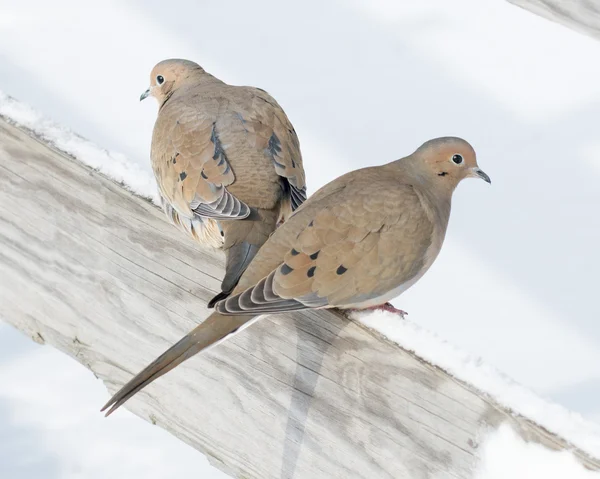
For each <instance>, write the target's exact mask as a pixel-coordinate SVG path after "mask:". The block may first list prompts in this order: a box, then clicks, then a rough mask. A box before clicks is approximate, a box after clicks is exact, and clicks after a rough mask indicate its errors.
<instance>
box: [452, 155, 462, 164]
mask: <svg viewBox="0 0 600 479" xmlns="http://www.w3.org/2000/svg"><path fill="white" fill-rule="evenodd" d="M462 162H463V157H462V156H461V155H454V156H453V157H452V163H454V164H456V165H460V164H462Z"/></svg>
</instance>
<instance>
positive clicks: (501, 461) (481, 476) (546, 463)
mask: <svg viewBox="0 0 600 479" xmlns="http://www.w3.org/2000/svg"><path fill="white" fill-rule="evenodd" d="M479 457H480V463H479V466H478V467H477V469H476V472H475V474H474V476H473V479H507V478H510V479H535V478H544V479H566V478H568V479H599V478H600V474H599V473H597V472H592V471H588V470H587V469H585V468H584V467H583V466H582V465H581V463H580V462H579V461H578V460H577V459H576V458H575V456H573V454H571V453H570V452H568V451H551V450H549V449H546V448H545V447H542V446H540V445H539V444H534V443H527V442H525V441H523V439H521V438H520V437H519V436H518V435H517V434H516V433H515V431H514V430H513V429H512V428H511V427H510V426H509V425H508V424H503V425H501V426H500V427H499V428H498V429H497V430H496V431H494V432H492V433H491V434H490V435H489V436H488V437H487V439H486V441H485V442H484V443H483V445H482V446H481V451H480V456H479Z"/></svg>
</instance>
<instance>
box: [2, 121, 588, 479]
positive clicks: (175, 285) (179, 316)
mask: <svg viewBox="0 0 600 479" xmlns="http://www.w3.org/2000/svg"><path fill="white" fill-rule="evenodd" d="M0 243H1V248H0V316H1V317H3V318H6V319H7V320H8V321H9V322H11V323H12V324H13V325H15V326H16V327H17V328H19V329H21V330H23V331H25V332H26V333H27V334H28V335H29V336H30V337H32V338H34V339H36V340H37V341H45V342H47V343H49V344H51V345H53V346H54V347H56V348H58V349H60V350H62V351H64V352H66V353H67V354H69V355H71V356H72V357H74V358H75V359H76V360H77V361H79V362H81V363H83V364H84V365H86V366H87V367H88V368H89V369H90V370H91V371H93V373H94V374H95V375H96V376H97V377H99V378H100V379H101V380H102V381H104V383H105V384H106V385H107V387H108V389H109V391H110V392H114V391H115V390H116V389H117V388H119V387H120V386H121V385H122V384H123V383H124V382H126V381H127V380H128V379H129V378H130V377H131V376H132V375H133V374H134V373H136V372H138V371H139V370H140V369H141V368H142V367H143V366H145V365H146V364H147V363H148V362H149V361H151V360H152V359H154V358H155V357H156V356H157V355H158V354H159V353H161V352H162V351H163V350H165V349H166V348H167V347H168V346H170V345H171V344H172V343H173V342H175V341H176V340H177V339H179V338H180V337H181V336H182V335H183V334H184V333H186V332H187V331H188V330H190V329H192V327H193V326H194V325H195V324H197V323H198V322H200V321H202V320H203V319H204V318H205V317H206V316H207V315H208V312H207V310H206V307H205V305H206V301H207V300H208V299H209V298H210V297H212V295H213V294H215V292H217V291H218V289H219V283H220V278H221V275H222V271H223V270H222V267H223V258H222V255H221V253H219V252H215V251H210V250H205V249H202V248H200V247H198V246H197V245H195V244H194V243H193V242H191V241H190V240H188V239H187V238H185V237H184V236H183V235H181V234H180V233H179V232H178V231H176V229H175V228H174V227H172V226H171V225H169V224H168V223H167V221H166V220H165V219H164V218H163V216H162V213H161V212H160V211H159V210H158V209H157V208H156V207H154V206H153V205H152V204H150V203H148V202H147V201H145V200H143V199H140V198H138V197H135V196H134V195H132V194H131V193H129V192H127V191H126V190H125V189H123V188H122V187H120V186H119V185H117V184H115V183H114V182H112V181H111V180H109V179H107V178H105V177H103V176H102V175H101V174H99V173H97V172H94V171H92V170H90V169H89V168H86V167H84V166H83V165H81V164H80V163H78V162H76V161H75V160H73V159H71V158H68V157H67V156H65V155H63V154H61V153H59V152H56V151H53V150H52V149H51V148H50V147H49V146H48V145H46V144H44V143H43V142H41V141H39V140H37V139H35V138H34V137H33V136H32V135H30V134H28V133H27V132H25V131H21V130H19V129H17V128H15V127H14V126H11V125H9V124H7V123H6V122H4V121H1V120H0ZM108 396H109V395H108V392H107V399H108ZM100 406H101V404H90V405H89V407H90V408H98V409H99V408H100ZM127 407H129V408H130V409H131V410H132V411H133V412H134V413H136V414H137V415H139V416H140V417H142V418H144V419H146V420H148V421H152V422H153V423H155V424H157V425H158V426H160V427H163V428H165V429H167V430H169V431H170V432H171V433H173V434H175V435H176V436H178V437H179V438H181V439H182V440H183V441H185V442H187V443H188V444H190V445H192V446H193V447H195V448H196V449H198V450H200V451H202V452H203V453H204V454H206V455H207V456H208V457H209V459H210V460H211V462H212V463H213V464H214V465H216V466H217V467H219V468H221V469H223V470H224V471H225V472H227V473H229V474H230V475H231V476H233V477H239V478H259V479H267V478H285V479H288V478H344V479H347V478H368V479H373V478H414V479H434V478H435V479H442V478H470V477H471V471H472V468H473V466H474V465H475V463H476V454H477V447H478V442H479V439H480V437H481V436H482V434H483V433H485V432H487V431H489V430H490V429H494V428H497V427H498V426H499V425H500V424H501V423H503V422H509V423H511V424H512V426H513V427H514V428H515V429H516V430H517V431H519V433H520V434H521V436H522V437H524V438H526V439H527V440H529V441H535V442H538V443H542V444H544V445H546V446H547V447H550V448H553V449H562V448H565V447H569V448H570V446H569V445H568V444H566V443H565V441H563V440H562V439H561V438H559V437H556V436H554V435H552V434H550V433H548V432H547V431H545V430H544V429H542V428H540V427H538V426H537V425H535V424H533V423H531V422H530V421H528V420H526V419H524V418H521V417H517V416H514V415H512V414H511V413H510V412H509V411H506V410H504V409H503V408H502V407H500V406H499V405H497V404H495V403H494V401H492V400H491V399H490V398H487V397H485V396H484V395H482V394H480V393H478V392H477V391H475V390H474V389H473V388H471V387H469V386H468V385H466V384H463V383H461V382H459V381H457V380H455V379H454V378H452V377H451V376H449V375H447V374H446V373H444V372H443V371H441V370H440V369H438V368H436V367H433V366H431V365H429V364H427V363H425V362H423V361H421V360H420V359H418V358H416V357H415V356H413V355H412V354H410V353H408V352H406V351H404V350H402V349H400V348H399V347H398V346H397V345H395V344H393V343H391V342H389V341H387V340H385V339H384V338H382V337H380V336H379V335H378V334H376V333H374V332H371V331H369V330H367V329H365V328H364V327H362V326H360V325H358V324H356V323H353V322H351V321H349V320H347V319H346V318H344V317H342V316H341V315H338V314H335V313H332V312H324V311H321V312H308V313H301V314H300V313H297V314H286V315H278V316H271V317H266V318H264V319H263V320H261V321H259V322H258V323H256V324H255V325H254V326H252V327H251V328H249V329H247V330H245V331H244V332H243V333H240V334H239V335H237V336H235V337H234V338H233V339H232V340H230V341H228V342H225V343H223V344H222V345H220V346H218V347H216V348H214V349H212V350H210V351H208V352H207V353H206V354H203V355H201V356H197V357H195V358H193V359H191V360H190V361H188V362H187V363H185V364H184V365H182V366H180V367H178V368H177V369H176V370H174V371H172V372H171V373H169V374H168V375H166V376H164V377H163V378H161V379H159V380H158V381H156V382H155V383H153V384H152V385H151V386H149V387H148V388H146V389H145V390H144V391H142V392H141V393H139V394H138V395H137V396H135V398H134V399H132V400H131V401H130V402H129V403H127ZM98 414H100V413H98ZM117 414H118V413H117ZM107 420H108V421H110V418H109V419H107ZM574 452H575V454H576V455H577V457H578V458H579V459H580V460H581V461H582V463H583V464H585V465H586V466H587V467H588V468H590V469H599V468H600V462H599V461H597V460H595V459H593V458H590V457H588V456H586V455H585V454H583V453H582V452H580V451H577V450H574Z"/></svg>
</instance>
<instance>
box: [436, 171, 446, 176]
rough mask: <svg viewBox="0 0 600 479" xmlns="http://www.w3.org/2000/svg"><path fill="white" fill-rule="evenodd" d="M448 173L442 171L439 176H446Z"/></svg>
mask: <svg viewBox="0 0 600 479" xmlns="http://www.w3.org/2000/svg"><path fill="white" fill-rule="evenodd" d="M447 174H448V172H447V171H442V172H441V173H438V176H446V175H447Z"/></svg>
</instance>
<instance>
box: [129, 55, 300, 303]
mask: <svg viewBox="0 0 600 479" xmlns="http://www.w3.org/2000/svg"><path fill="white" fill-rule="evenodd" d="M148 96H154V97H155V98H156V99H157V100H158V104H159V111H158V118H157V120H156V123H155V125H154V132H153V134H152V150H151V155H150V156H151V160H152V168H153V170H154V174H155V176H156V180H157V183H158V187H159V192H160V197H161V202H162V206H163V209H164V211H165V213H166V214H167V217H168V218H169V219H170V220H171V221H172V222H173V223H174V224H175V225H176V226H178V227H179V228H181V229H183V230H184V231H186V232H188V233H189V234H190V235H191V236H192V237H193V238H195V239H196V240H197V241H199V242H201V243H204V244H207V245H210V246H213V247H221V246H222V247H223V249H224V250H225V255H226V267H225V277H224V279H223V283H222V284H221V293H220V294H218V295H217V296H216V297H215V298H213V299H212V300H211V302H210V303H209V307H211V306H213V305H214V303H215V302H216V301H217V300H219V299H222V298H224V297H227V295H228V294H229V293H230V292H231V291H232V290H233V288H234V287H235V285H236V284H237V282H238V280H239V278H240V276H241V275H242V273H243V272H244V270H245V269H246V267H247V266H248V264H249V263H250V261H251V260H252V258H253V257H254V255H255V254H256V253H257V252H258V250H259V249H260V247H261V246H262V244H263V243H264V242H265V241H266V240H267V238H268V237H269V235H270V234H271V233H272V232H273V231H274V230H275V228H276V225H277V224H278V222H280V221H283V220H285V219H286V218H287V217H288V216H289V215H290V214H291V213H292V211H294V210H295V209H296V208H298V206H300V205H301V204H302V202H303V201H304V200H305V199H306V186H305V179H304V170H303V168H302V156H301V154H300V144H299V142H298V137H297V136H296V132H295V131H294V128H293V126H292V124H291V123H290V121H289V120H288V118H287V116H286V114H285V113H284V111H283V110H282V109H281V107H280V106H279V105H278V104H277V102H276V101H275V100H274V99H273V98H272V97H271V96H270V95H269V94H268V93H267V92H265V91H264V90H260V89H258V88H252V87H245V86H232V85H227V84H226V83H224V82H222V81H221V80H218V79H217V78H215V77H214V76H212V75H210V74H209V73H207V72H206V71H204V69H202V68H201V67H200V66H199V65H197V64H196V63H194V62H191V61H188V60H179V59H171V60H164V61H162V62H160V63H158V64H157V65H156V66H155V67H154V68H153V69H152V72H151V73H150V88H148V90H146V91H145V92H144V93H143V94H142V96H141V97H140V100H143V99H144V98H146V97H148Z"/></svg>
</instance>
